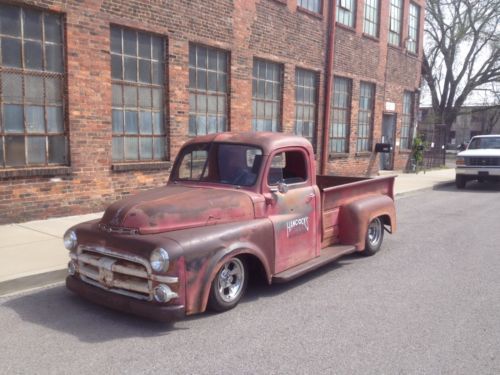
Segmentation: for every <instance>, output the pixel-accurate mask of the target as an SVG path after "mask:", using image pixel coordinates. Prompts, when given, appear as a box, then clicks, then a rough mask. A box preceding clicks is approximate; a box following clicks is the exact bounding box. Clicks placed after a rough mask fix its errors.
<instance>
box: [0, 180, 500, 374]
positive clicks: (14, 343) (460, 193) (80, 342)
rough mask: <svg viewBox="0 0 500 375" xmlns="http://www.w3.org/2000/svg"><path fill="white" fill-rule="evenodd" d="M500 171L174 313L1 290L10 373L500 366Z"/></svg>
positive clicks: (404, 205) (416, 201) (498, 369)
mask: <svg viewBox="0 0 500 375" xmlns="http://www.w3.org/2000/svg"><path fill="white" fill-rule="evenodd" d="M499 193H500V185H499V184H489V183H485V184H479V183H471V184H470V185H469V186H468V189H467V190H456V189H455V188H454V187H453V186H440V187H435V188H434V189H432V190H427V191H420V192H414V193H412V194H407V195H404V196H402V198H400V199H397V201H396V204H397V214H398V232H397V233H396V234H394V235H386V237H385V239H384V245H383V249H382V250H381V251H380V252H379V253H378V254H377V255H375V256H373V257H369V258H362V257H359V256H349V257H346V258H343V259H341V260H339V261H337V262H335V263H334V264H332V265H329V266H326V267H324V268H322V269H320V270H318V271H315V272H313V273H312V274H308V275H306V276H304V277H302V278H299V279H298V280H295V281H293V282H290V283H288V284H281V285H271V286H266V285H251V286H250V289H249V291H248V293H247V295H246V296H245V297H244V299H243V301H242V303H240V304H239V305H238V306H237V307H236V308H235V309H233V310H231V311H228V312H226V313H222V314H212V313H205V314H201V315H199V316H195V317H191V318H188V319H186V320H184V321H180V322H177V323H175V324H160V323H155V322H151V321H147V320H143V319H140V318H136V317H132V316H126V315H124V314H121V313H119V312H114V311H111V310H108V309H105V308H101V307H99V306H95V305H93V304H90V303H87V302H85V301H83V300H82V299H80V298H79V297H77V296H75V295H73V294H71V293H70V292H69V291H67V290H66V289H65V288H64V287H63V286H55V287H48V288H44V289H41V290H40V289H39V290H37V291H34V292H29V293H21V294H17V295H15V296H11V297H3V298H0V332H1V335H0V347H1V348H2V349H1V350H0V373H1V374H13V373H37V374H59V373H61V374H67V373H95V374H103V373H106V374H115V373H116V374H123V373H130V374H132V373H133V374H135V373H146V374H148V373H171V374H186V373H189V374H229V373H231V374H234V373H238V374H239V373H245V374H291V373H293V374H312V373H320V374H322V373H327V374H333V373H334V374H467V375H469V374H499V373H500V319H499V316H500V272H498V270H499V269H500V252H499V251H498V244H499V243H500V231H498V223H499V221H500V199H498V197H499Z"/></svg>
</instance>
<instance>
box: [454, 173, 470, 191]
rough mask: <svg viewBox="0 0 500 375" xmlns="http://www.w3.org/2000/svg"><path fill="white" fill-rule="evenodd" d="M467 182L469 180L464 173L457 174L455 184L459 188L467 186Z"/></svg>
mask: <svg viewBox="0 0 500 375" xmlns="http://www.w3.org/2000/svg"><path fill="white" fill-rule="evenodd" d="M466 183H467V180H466V178H465V176H464V175H461V174H457V175H456V176H455V186H456V187H457V189H463V188H465V184H466Z"/></svg>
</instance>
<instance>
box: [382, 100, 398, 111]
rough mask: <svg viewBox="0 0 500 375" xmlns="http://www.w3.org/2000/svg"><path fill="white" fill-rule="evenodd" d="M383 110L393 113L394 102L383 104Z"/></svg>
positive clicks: (394, 108)
mask: <svg viewBox="0 0 500 375" xmlns="http://www.w3.org/2000/svg"><path fill="white" fill-rule="evenodd" d="M385 110H386V111H391V112H394V111H395V110H396V103H394V102H385Z"/></svg>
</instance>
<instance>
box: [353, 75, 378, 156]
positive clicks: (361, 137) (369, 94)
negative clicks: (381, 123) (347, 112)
mask: <svg viewBox="0 0 500 375" xmlns="http://www.w3.org/2000/svg"><path fill="white" fill-rule="evenodd" d="M374 98H375V85H374V84H372V83H367V82H361V86H360V95H359V112H358V139H357V143H356V151H357V152H364V151H371V143H372V132H373V129H372V128H373V108H374Z"/></svg>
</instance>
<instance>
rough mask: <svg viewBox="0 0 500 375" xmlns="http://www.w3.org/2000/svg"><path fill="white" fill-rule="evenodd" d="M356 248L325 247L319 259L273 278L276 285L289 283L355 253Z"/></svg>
mask: <svg viewBox="0 0 500 375" xmlns="http://www.w3.org/2000/svg"><path fill="white" fill-rule="evenodd" d="M355 251H356V248H355V247H354V246H344V245H336V246H330V247H325V248H324V249H321V253H320V256H319V257H316V258H313V259H311V260H309V261H307V262H305V263H302V264H299V265H298V266H295V267H293V268H289V269H287V270H286V271H283V272H280V273H277V274H276V275H274V276H273V282H274V283H285V282H287V281H290V280H293V279H295V278H297V277H299V276H302V275H304V274H306V273H307V272H310V271H313V270H315V269H317V268H319V267H321V266H324V265H325V264H328V263H330V262H333V261H334V260H336V259H338V258H340V257H341V256H342V255H346V254H350V253H354V252H355Z"/></svg>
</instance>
